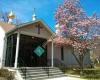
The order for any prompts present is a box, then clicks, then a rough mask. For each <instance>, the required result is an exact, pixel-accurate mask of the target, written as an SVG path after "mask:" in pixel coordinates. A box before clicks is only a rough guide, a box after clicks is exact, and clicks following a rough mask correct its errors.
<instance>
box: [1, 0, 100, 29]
mask: <svg viewBox="0 0 100 80" xmlns="http://www.w3.org/2000/svg"><path fill="white" fill-rule="evenodd" d="M62 2H63V0H0V11H11V10H12V11H13V12H14V13H15V14H16V16H17V18H19V19H21V20H23V21H25V22H28V21H31V20H32V14H33V11H34V8H35V9H36V10H35V12H36V15H37V17H38V18H39V19H43V20H44V21H45V22H46V23H47V24H48V25H49V26H50V27H51V29H53V30H54V25H55V20H54V13H55V10H56V9H57V7H58V5H59V4H61V3H62ZM81 5H82V6H83V8H84V10H85V12H86V14H87V15H88V16H90V15H92V13H93V12H96V13H97V15H99V16H100V1H99V0H81Z"/></svg>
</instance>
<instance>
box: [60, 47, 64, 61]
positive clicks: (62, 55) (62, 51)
mask: <svg viewBox="0 0 100 80" xmlns="http://www.w3.org/2000/svg"><path fill="white" fill-rule="evenodd" d="M61 60H64V48H63V47H61Z"/></svg>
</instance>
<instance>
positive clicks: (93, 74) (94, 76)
mask: <svg viewBox="0 0 100 80" xmlns="http://www.w3.org/2000/svg"><path fill="white" fill-rule="evenodd" d="M65 73H66V74H71V75H78V76H80V78H81V79H80V80H100V67H99V68H92V69H84V70H83V74H82V75H80V69H66V70H65Z"/></svg>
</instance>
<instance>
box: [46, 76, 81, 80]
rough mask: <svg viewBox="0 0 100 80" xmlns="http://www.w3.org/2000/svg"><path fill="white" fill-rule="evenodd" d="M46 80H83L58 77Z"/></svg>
mask: <svg viewBox="0 0 100 80" xmlns="http://www.w3.org/2000/svg"><path fill="white" fill-rule="evenodd" d="M46 80H83V79H80V78H76V77H60V78H53V79H46Z"/></svg>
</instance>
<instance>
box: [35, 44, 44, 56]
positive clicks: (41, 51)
mask: <svg viewBox="0 0 100 80" xmlns="http://www.w3.org/2000/svg"><path fill="white" fill-rule="evenodd" d="M34 53H35V54H36V55H37V56H39V57H41V56H42V54H43V53H44V49H43V48H42V47H41V46H38V47H37V48H36V49H35V50H34Z"/></svg>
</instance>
